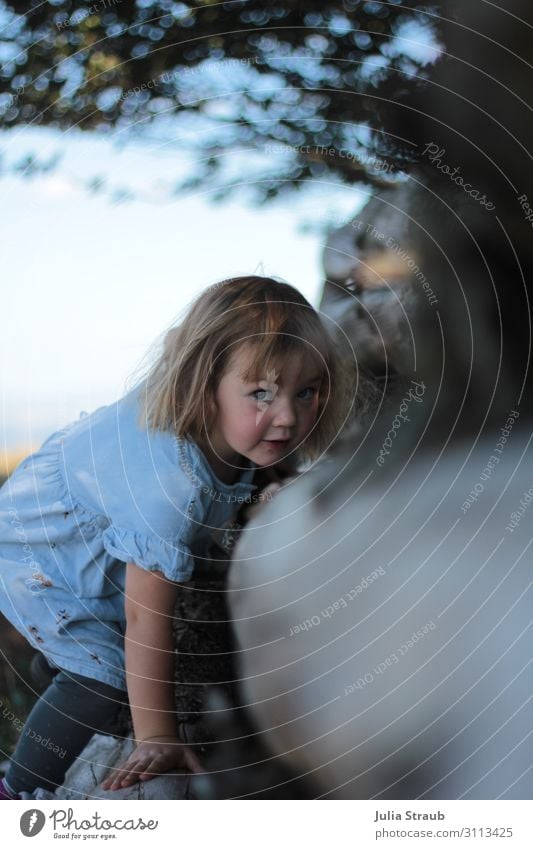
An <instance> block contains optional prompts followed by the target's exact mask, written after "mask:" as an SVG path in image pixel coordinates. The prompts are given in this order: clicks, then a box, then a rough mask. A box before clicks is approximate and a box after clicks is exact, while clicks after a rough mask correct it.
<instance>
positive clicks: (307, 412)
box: [209, 346, 322, 478]
mask: <svg viewBox="0 0 533 849" xmlns="http://www.w3.org/2000/svg"><path fill="white" fill-rule="evenodd" d="M251 356H253V351H251V350H250V349H249V348H247V347H246V346H242V347H241V348H239V349H238V350H237V351H236V352H235V353H234V355H233V357H232V358H231V360H230V362H229V365H228V368H227V369H226V372H225V374H224V376H223V377H222V379H221V381H220V383H219V385H218V389H217V392H216V403H217V410H218V412H217V417H216V422H215V427H214V429H213V431H214V432H213V433H211V434H210V442H211V445H210V449H211V450H210V452H209V453H210V457H211V459H212V458H213V454H215V455H216V457H217V460H218V463H217V464H214V465H215V468H216V467H217V466H218V468H219V469H220V468H221V463H222V464H226V470H227V471H226V474H227V476H228V477H230V478H231V477H237V476H238V475H239V469H240V468H242V466H243V463H242V458H243V457H246V458H248V459H249V460H251V461H252V462H254V463H256V464H257V465H258V466H271V465H274V464H275V463H278V462H280V461H281V460H282V459H284V458H286V457H287V456H288V455H289V454H290V453H291V452H292V451H294V450H295V449H296V448H298V447H299V446H300V445H301V443H302V442H303V440H304V439H305V438H306V437H307V436H308V435H309V433H310V431H311V430H312V428H313V425H314V423H315V421H316V418H317V413H318V391H319V388H320V382H321V378H322V375H321V374H320V373H319V371H318V370H317V367H316V366H315V365H313V363H312V361H311V360H310V359H309V360H307V362H306V358H305V357H304V356H303V355H298V356H296V357H292V358H291V359H290V361H288V362H286V363H284V364H283V365H282V368H281V370H280V371H278V370H272V371H271V372H270V373H267V372H266V370H265V375H264V378H263V379H261V380H259V381H258V382H257V383H249V382H245V381H244V380H243V379H242V378H241V374H242V373H243V372H244V371H245V370H246V368H247V367H248V366H249V364H250V357H251ZM231 467H233V475H232V474H231V470H230V469H231Z"/></svg>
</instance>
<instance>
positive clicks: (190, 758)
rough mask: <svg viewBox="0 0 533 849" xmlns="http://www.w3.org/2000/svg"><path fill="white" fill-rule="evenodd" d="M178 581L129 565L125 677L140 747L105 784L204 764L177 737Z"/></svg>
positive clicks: (196, 768) (198, 768)
mask: <svg viewBox="0 0 533 849" xmlns="http://www.w3.org/2000/svg"><path fill="white" fill-rule="evenodd" d="M178 587H179V585H178V584H175V583H173V582H172V581H168V580H167V578H165V576H164V575H163V574H162V573H161V572H147V571H146V570H145V569H141V568H140V567H139V566H136V565H135V563H128V564H127V566H126V600H125V608H126V636H125V653H126V681H127V685H128V695H129V700H130V707H131V713H132V717H133V729H134V736H135V741H136V743H137V748H136V749H135V751H133V752H132V754H131V755H130V756H129V758H127V760H126V761H125V763H123V764H122V765H121V766H120V767H118V768H116V769H114V770H113V771H112V774H111V775H109V776H108V777H107V778H106V780H105V781H104V782H102V789H103V790H119V789H120V788H121V787H125V786H127V785H129V784H134V783H136V782H137V781H139V780H143V779H144V780H146V779H149V778H153V777H154V775H158V774H161V773H163V772H168V770H170V769H173V768H179V769H183V768H184V767H186V768H189V769H191V770H193V771H194V772H199V771H201V769H202V767H201V764H200V762H199V761H198V759H197V757H196V756H195V755H194V753H193V752H191V750H190V749H187V748H186V747H185V745H184V744H183V743H182V742H181V740H180V739H179V733H178V724H177V719H176V704H175V699H174V639H173V630H172V617H173V613H174V606H175V603H176V595H177V591H178Z"/></svg>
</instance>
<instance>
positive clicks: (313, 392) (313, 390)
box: [299, 386, 318, 401]
mask: <svg viewBox="0 0 533 849" xmlns="http://www.w3.org/2000/svg"><path fill="white" fill-rule="evenodd" d="M304 392H311V395H307V396H306V397H305V398H304V401H310V400H311V398H312V397H313V396H314V395H316V393H317V392H318V386H306V388H305V389H302V391H301V392H300V393H299V394H300V395H302V394H303V393H304Z"/></svg>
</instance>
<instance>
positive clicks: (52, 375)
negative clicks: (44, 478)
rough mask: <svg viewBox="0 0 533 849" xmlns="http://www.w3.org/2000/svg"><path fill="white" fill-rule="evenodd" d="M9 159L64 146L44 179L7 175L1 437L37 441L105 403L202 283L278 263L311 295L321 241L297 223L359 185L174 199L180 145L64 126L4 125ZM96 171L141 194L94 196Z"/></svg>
mask: <svg viewBox="0 0 533 849" xmlns="http://www.w3.org/2000/svg"><path fill="white" fill-rule="evenodd" d="M0 150H1V151H2V153H3V155H4V158H5V159H7V161H15V160H20V159H21V157H22V156H23V154H24V152H26V151H35V152H37V153H38V154H39V157H40V158H41V159H42V160H46V159H47V158H48V156H51V155H53V154H54V153H55V152H57V151H61V152H62V154H63V156H62V159H61V161H60V164H59V166H58V167H57V169H56V170H55V171H53V172H51V173H50V174H48V175H47V176H45V177H38V178H32V179H22V178H20V177H14V176H9V177H3V179H2V180H0V198H1V202H2V206H3V209H4V211H5V215H4V225H3V237H4V250H3V269H2V271H3V280H4V298H3V300H4V304H3V315H4V322H3V325H4V326H3V328H2V336H1V343H0V345H1V347H0V352H1V354H0V369H1V373H0V386H1V393H0V419H1V423H2V444H1V448H2V449H4V450H7V451H16V450H19V449H21V450H25V449H27V448H29V447H33V446H36V447H37V446H38V445H40V444H41V442H42V441H43V439H44V438H46V436H47V435H48V434H49V433H51V432H52V430H54V429H56V428H57V427H59V426H61V425H63V424H65V423H66V422H68V421H71V420H73V419H75V418H78V415H79V413H80V412H81V411H82V410H86V411H88V412H90V411H91V410H93V409H95V408H96V407H97V406H100V405H101V404H105V403H109V402H111V401H112V400H114V399H115V398H117V397H119V396H120V395H121V394H122V393H123V391H124V382H125V380H126V379H127V378H128V376H129V375H130V374H131V372H132V371H133V370H134V369H135V368H136V367H137V366H138V365H139V363H140V361H141V360H142V358H143V356H144V355H145V354H146V352H147V350H148V348H149V346H150V345H151V344H152V343H153V342H154V341H155V339H156V338H157V337H158V336H159V335H160V334H161V333H163V332H164V330H165V329H166V328H167V327H168V326H169V325H170V324H172V323H173V322H174V321H175V320H176V319H177V317H178V315H179V313H180V311H181V310H182V309H183V308H184V307H185V306H186V304H187V303H188V302H189V301H190V300H191V299H192V298H193V297H194V296H195V294H196V293H197V292H199V291H201V290H202V289H204V288H205V287H206V286H208V285H211V284H212V283H213V282H215V281H217V280H219V279H222V278H224V277H227V276H232V275H237V274H248V273H253V272H257V273H264V274H273V275H277V276H280V277H283V278H285V279H286V280H288V281H289V282H290V283H292V284H293V285H295V286H296V287H297V288H298V289H300V290H301V291H302V292H303V293H304V294H305V295H306V296H307V297H308V298H309V300H310V301H311V303H313V304H314V305H315V306H316V305H317V304H318V299H319V296H320V289H321V285H322V270H321V252H322V245H323V238H322V237H319V236H317V235H316V234H303V233H302V232H300V231H299V228H298V225H299V223H300V222H301V221H302V220H306V221H316V220H317V219H320V218H328V217H331V218H334V217H338V216H339V215H349V214H351V213H352V212H353V213H355V212H356V211H357V209H358V208H359V206H360V204H361V196H360V195H359V194H358V192H357V191H354V189H353V188H350V189H348V188H343V187H340V186H339V185H331V186H328V185H324V184H320V185H314V186H311V187H310V188H309V190H308V191H306V192H305V193H304V194H303V195H302V196H300V197H295V198H294V199H293V200H291V201H287V200H284V201H283V202H277V203H274V204H272V205H270V206H264V207H262V208H254V207H250V206H248V205H246V204H245V202H244V200H240V199H234V200H232V201H231V202H226V203H224V204H219V205H215V204H212V203H210V202H209V190H208V189H203V190H202V191H201V192H198V193H197V194H196V195H189V196H187V197H184V198H181V199H177V200H173V201H171V202H168V200H167V199H166V195H167V188H168V183H169V180H170V181H172V180H173V179H175V178H176V176H180V175H181V174H182V173H183V168H184V167H186V163H184V160H183V157H181V158H180V157H179V155H178V153H177V152H176V150H175V149H174V148H169V147H168V146H165V147H156V146H155V144H152V145H150V144H149V143H148V142H146V141H144V142H143V143H130V144H128V145H127V146H124V145H122V146H121V147H118V146H117V144H116V140H115V141H113V139H110V138H105V137H99V136H95V135H94V134H92V135H91V134H84V133H81V132H79V131H75V130H69V132H68V134H67V135H61V134H60V133H59V132H55V131H52V130H43V129H38V128H36V129H20V128H19V129H16V130H13V131H10V132H6V133H3V134H1V135H0ZM99 175H103V176H105V177H106V179H107V180H108V182H109V183H110V184H112V185H114V186H115V187H120V186H124V185H125V186H130V187H134V188H135V190H136V192H138V194H139V196H140V197H142V198H144V200H142V201H133V202H128V203H116V202H114V201H113V198H112V192H110V193H107V194H90V193H89V192H88V191H87V190H86V188H85V186H86V183H87V182H88V181H89V180H90V179H92V178H94V177H96V176H99Z"/></svg>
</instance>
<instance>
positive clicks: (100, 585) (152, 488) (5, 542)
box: [0, 387, 257, 690]
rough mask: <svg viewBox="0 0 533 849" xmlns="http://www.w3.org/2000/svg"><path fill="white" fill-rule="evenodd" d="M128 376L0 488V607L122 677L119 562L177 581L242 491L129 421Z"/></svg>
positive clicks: (100, 673) (105, 675)
mask: <svg viewBox="0 0 533 849" xmlns="http://www.w3.org/2000/svg"><path fill="white" fill-rule="evenodd" d="M140 391H142V390H140V389H139V387H137V388H135V389H134V390H132V391H130V392H128V393H127V394H126V395H124V396H123V397H122V398H121V399H119V400H118V401H116V402H115V403H113V404H110V405H108V406H105V407H100V408H99V409H97V410H95V411H94V412H93V413H91V414H90V415H87V414H83V413H82V414H81V416H80V419H79V420H78V421H74V422H71V423H70V424H68V425H66V426H65V427H64V428H61V429H60V430H58V431H56V432H55V433H53V434H52V435H51V436H50V437H49V438H48V439H47V440H46V441H45V442H44V443H43V445H42V446H41V448H40V449H39V450H38V451H36V452H35V453H34V454H32V455H30V456H29V457H27V458H26V459H25V460H24V461H23V462H22V463H20V464H19V466H18V467H17V468H16V469H15V471H14V472H13V473H12V475H11V476H10V478H8V480H7V481H6V483H5V484H4V485H3V487H2V488H1V489H0V610H1V612H2V613H3V614H4V615H5V616H6V618H7V619H9V620H10V622H11V623H12V624H13V625H14V627H15V628H17V629H18V630H19V631H20V632H21V633H22V634H23V635H24V636H25V637H26V639H27V640H28V641H29V642H30V643H31V645H32V646H34V647H35V648H36V649H38V650H39V651H41V652H42V653H43V654H44V655H45V657H46V658H47V659H48V660H49V661H50V663H52V664H53V665H55V666H58V667H60V668H62V669H66V670H69V671H71V672H75V673H78V674H80V675H85V676H87V677H88V678H95V679H97V680H98V681H104V682H106V683H107V684H110V685H111V686H113V687H118V688H119V689H123V690H125V689H126V677H125V671H124V633H125V626H126V621H125V611H124V588H125V573H126V567H125V564H126V563H127V562H133V563H136V564H137V565H138V566H140V567H142V568H144V569H147V570H149V571H151V570H159V571H161V572H163V574H164V575H165V576H166V577H167V578H168V579H169V580H171V581H176V582H181V581H188V580H189V579H190V578H191V576H192V574H193V570H194V569H195V563H196V565H197V566H199V565H201V559H202V557H204V559H205V557H206V554H207V552H208V548H209V545H210V544H211V543H212V541H213V540H214V539H215V540H216V541H218V542H219V544H222V546H223V547H224V535H225V539H226V541H227V540H228V539H231V530H232V528H235V527H236V525H235V523H234V518H235V514H236V512H237V511H238V509H239V507H240V505H241V504H242V502H243V501H251V500H252V492H253V490H255V489H257V487H256V486H255V485H254V484H252V482H251V481H252V479H253V476H254V472H255V470H256V468H257V466H256V465H255V464H253V463H250V465H249V468H246V469H245V470H244V472H243V473H242V475H241V478H240V480H238V481H237V482H236V483H234V484H225V483H223V482H222V481H220V480H219V479H218V478H217V477H216V476H215V475H214V473H213V471H212V469H211V467H210V466H209V464H208V462H207V460H206V458H205V456H204V454H203V453H202V451H201V450H200V448H199V447H198V446H197V445H196V444H195V443H194V442H193V441H191V440H189V439H182V438H178V437H176V436H175V435H174V434H172V433H170V432H162V431H154V430H148V429H145V428H144V427H143V426H142V425H141V424H140V423H139V418H140V413H139V409H140V408H139V392H140Z"/></svg>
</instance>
